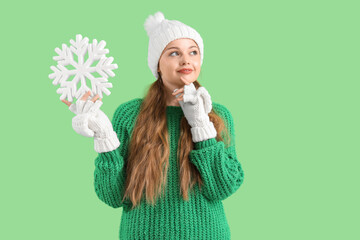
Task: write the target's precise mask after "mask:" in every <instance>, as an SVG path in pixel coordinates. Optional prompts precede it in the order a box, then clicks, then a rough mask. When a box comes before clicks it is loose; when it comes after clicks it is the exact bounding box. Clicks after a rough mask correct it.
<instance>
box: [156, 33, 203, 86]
mask: <svg viewBox="0 0 360 240" xmlns="http://www.w3.org/2000/svg"><path fill="white" fill-rule="evenodd" d="M200 65H201V55H200V50H199V47H198V45H197V44H196V42H195V41H194V40H192V39H189V38H180V39H176V40H174V41H172V42H170V43H169V44H168V45H167V46H166V47H165V49H164V50H163V52H162V54H161V56H160V60H159V67H158V72H160V75H161V78H162V79H163V82H164V84H167V85H168V86H171V87H173V86H176V87H182V86H184V82H183V81H181V80H180V77H183V78H185V79H186V80H187V81H188V82H190V83H192V82H194V81H195V80H197V78H198V76H199V74H200V68H201V66H200ZM183 68H188V69H191V70H192V71H191V72H189V73H186V72H179V70H181V69H183Z"/></svg>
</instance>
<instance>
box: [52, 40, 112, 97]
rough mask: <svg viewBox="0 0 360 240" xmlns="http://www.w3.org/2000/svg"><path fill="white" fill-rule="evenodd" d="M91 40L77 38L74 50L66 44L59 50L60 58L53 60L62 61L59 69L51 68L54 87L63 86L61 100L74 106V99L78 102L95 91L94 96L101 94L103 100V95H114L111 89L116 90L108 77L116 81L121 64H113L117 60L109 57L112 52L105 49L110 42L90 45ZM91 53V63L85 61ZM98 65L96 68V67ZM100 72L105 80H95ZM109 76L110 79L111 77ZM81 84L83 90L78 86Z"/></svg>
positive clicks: (99, 78) (58, 91)
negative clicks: (115, 77)
mask: <svg viewBox="0 0 360 240" xmlns="http://www.w3.org/2000/svg"><path fill="white" fill-rule="evenodd" d="M88 42H89V39H88V38H87V37H85V38H83V37H82V36H81V34H77V35H76V41H74V40H72V39H71V40H70V43H71V45H72V46H70V48H69V47H68V46H67V45H66V44H62V49H60V48H55V52H56V53H57V54H58V56H54V57H53V59H54V60H55V61H58V65H57V67H55V66H51V67H50V69H51V70H53V71H54V72H53V73H51V74H49V78H50V79H54V81H53V82H52V83H53V84H54V85H58V84H60V88H59V89H57V91H56V92H57V93H59V94H61V96H60V100H63V99H66V98H68V101H70V102H72V101H73V97H75V98H76V99H78V98H79V97H80V96H82V95H83V94H84V93H85V92H87V91H89V90H90V91H91V96H95V95H96V94H99V96H100V98H102V97H103V94H102V93H105V94H106V95H108V96H109V95H110V91H109V90H108V88H112V84H111V83H110V82H108V77H109V76H111V77H114V76H115V74H114V73H113V71H112V70H113V69H117V68H118V66H117V64H112V62H113V60H114V58H113V57H106V56H105V55H106V54H107V53H109V50H108V49H104V47H105V45H106V42H105V41H104V40H102V41H100V42H99V43H98V42H97V40H96V39H94V40H93V42H92V43H90V44H89V43H88ZM86 53H88V59H86V61H85V59H84V58H85V54H86ZM73 54H75V55H76V56H77V61H76V60H74V55H73ZM95 61H98V63H97V64H96V66H92V64H93V63H94V62H95ZM68 65H71V66H72V68H73V69H68V68H67V67H66V66H68ZM94 72H97V73H98V74H100V76H102V77H98V78H97V77H94V76H93V74H92V73H94ZM73 75H75V76H74V78H73V79H72V80H71V81H67V80H68V78H69V77H70V76H73ZM108 75H109V76H108ZM86 79H89V80H90V82H91V89H90V88H89V87H88V86H87V85H86ZM79 81H81V85H80V87H79V89H77V85H78V83H79Z"/></svg>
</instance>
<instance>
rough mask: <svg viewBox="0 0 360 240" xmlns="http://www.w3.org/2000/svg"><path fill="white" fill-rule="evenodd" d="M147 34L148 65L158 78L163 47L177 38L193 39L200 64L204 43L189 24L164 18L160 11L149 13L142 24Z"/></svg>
mask: <svg viewBox="0 0 360 240" xmlns="http://www.w3.org/2000/svg"><path fill="white" fill-rule="evenodd" d="M144 27H145V30H146V32H147V35H148V36H149V48H148V65H149V68H150V70H151V72H152V73H153V75H154V76H155V78H156V79H158V77H159V75H158V72H157V66H158V62H159V59H160V56H161V53H162V51H163V50H164V48H165V47H166V46H167V45H168V44H169V43H170V42H171V41H173V40H176V39H178V38H190V39H193V40H194V41H195V42H196V43H197V45H198V46H199V49H200V56H201V65H202V63H203V58H204V44H203V40H202V38H201V36H200V34H199V33H198V32H197V31H196V30H195V29H193V28H192V27H190V26H187V25H185V24H184V23H182V22H179V21H177V20H168V19H165V17H164V14H163V13H162V12H156V13H155V14H154V15H149V16H148V18H147V19H146V21H145V24H144Z"/></svg>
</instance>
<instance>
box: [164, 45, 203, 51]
mask: <svg viewBox="0 0 360 240" xmlns="http://www.w3.org/2000/svg"><path fill="white" fill-rule="evenodd" d="M172 48H175V49H180V48H178V47H169V48H167V49H166V50H165V51H167V50H169V49H172ZM190 48H197V46H191V47H189V49H190Z"/></svg>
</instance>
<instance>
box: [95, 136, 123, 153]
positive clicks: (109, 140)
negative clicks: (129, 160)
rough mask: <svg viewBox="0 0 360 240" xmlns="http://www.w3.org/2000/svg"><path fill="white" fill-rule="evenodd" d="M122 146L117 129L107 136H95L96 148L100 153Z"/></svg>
mask: <svg viewBox="0 0 360 240" xmlns="http://www.w3.org/2000/svg"><path fill="white" fill-rule="evenodd" d="M119 146H120V141H119V139H118V137H117V134H116V132H115V131H112V132H111V133H110V134H109V136H108V137H106V138H97V137H95V138H94V149H95V151H96V152H98V153H102V152H110V151H113V150H115V149H117V148H118V147H119Z"/></svg>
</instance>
